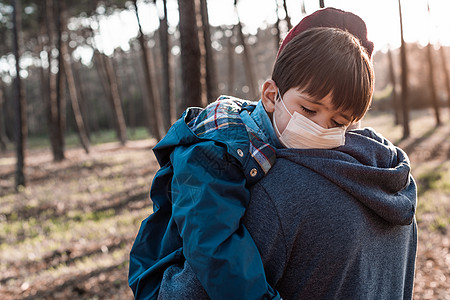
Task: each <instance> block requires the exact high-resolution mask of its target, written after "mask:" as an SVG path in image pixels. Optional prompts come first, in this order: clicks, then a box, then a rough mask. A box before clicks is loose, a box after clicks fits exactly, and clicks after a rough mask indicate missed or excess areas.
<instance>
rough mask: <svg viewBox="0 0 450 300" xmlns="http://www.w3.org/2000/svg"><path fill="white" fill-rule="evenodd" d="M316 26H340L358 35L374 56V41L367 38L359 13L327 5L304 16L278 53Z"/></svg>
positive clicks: (369, 53)
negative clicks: (295, 38) (291, 41)
mask: <svg viewBox="0 0 450 300" xmlns="http://www.w3.org/2000/svg"><path fill="white" fill-rule="evenodd" d="M314 27H332V28H339V29H342V30H345V31H348V32H349V33H351V34H353V35H354V36H355V37H357V38H358V39H359V41H360V43H361V45H362V46H363V47H364V48H365V49H366V50H367V54H368V55H369V58H371V57H372V52H373V43H372V42H371V41H369V40H368V39H367V28H366V23H364V21H363V20H362V19H361V18H360V17H358V16H357V15H355V14H353V13H351V12H346V11H343V10H340V9H336V8H332V7H327V8H325V9H321V10H318V11H316V12H314V13H312V14H311V15H308V16H306V17H304V18H303V19H302V20H301V21H300V23H298V24H297V25H296V26H294V27H293V28H292V29H291V30H290V31H289V33H288V34H287V36H286V37H285V38H284V40H283V42H282V43H281V46H280V48H279V49H278V54H277V56H278V55H280V53H281V50H282V49H283V48H284V46H286V44H287V43H289V41H290V40H292V39H293V38H294V37H295V36H296V35H298V34H299V33H301V32H303V31H305V30H307V29H310V28H314Z"/></svg>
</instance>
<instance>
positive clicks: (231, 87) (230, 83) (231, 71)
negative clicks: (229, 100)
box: [228, 26, 235, 94]
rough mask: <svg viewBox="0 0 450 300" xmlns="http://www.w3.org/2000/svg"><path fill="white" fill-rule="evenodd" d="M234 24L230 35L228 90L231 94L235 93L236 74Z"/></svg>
mask: <svg viewBox="0 0 450 300" xmlns="http://www.w3.org/2000/svg"><path fill="white" fill-rule="evenodd" d="M233 32H234V26H233V28H232V29H231V34H230V36H229V37H228V92H229V93H230V94H233V93H234V81H235V79H234V75H235V71H234V53H235V49H234V43H233V38H234V34H233Z"/></svg>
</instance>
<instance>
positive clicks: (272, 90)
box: [261, 79, 278, 113]
mask: <svg viewBox="0 0 450 300" xmlns="http://www.w3.org/2000/svg"><path fill="white" fill-rule="evenodd" d="M277 97H278V87H277V84H276V83H275V81H273V80H272V79H268V80H266V81H265V82H264V84H263V87H262V92H261V101H262V103H263V105H264V109H265V110H266V112H268V113H272V112H273V111H274V110H275V101H276V100H277Z"/></svg>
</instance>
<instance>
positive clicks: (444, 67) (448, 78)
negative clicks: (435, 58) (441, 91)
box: [439, 46, 450, 112]
mask: <svg viewBox="0 0 450 300" xmlns="http://www.w3.org/2000/svg"><path fill="white" fill-rule="evenodd" d="M439 53H440V56H441V61H442V71H443V72H444V79H445V87H446V89H447V102H448V108H449V112H450V76H449V74H448V73H449V72H448V67H447V57H446V55H445V50H444V47H442V46H441V47H440V48H439Z"/></svg>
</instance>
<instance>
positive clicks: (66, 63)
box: [59, 0, 90, 153]
mask: <svg viewBox="0 0 450 300" xmlns="http://www.w3.org/2000/svg"><path fill="white" fill-rule="evenodd" d="M60 12H61V13H60V18H61V21H60V23H59V25H60V26H61V29H60V30H61V32H64V31H65V30H66V7H65V0H61V1H60ZM60 55H61V62H62V65H63V67H64V73H65V77H66V80H67V86H68V89H69V96H70V103H71V104H72V110H73V114H74V117H75V123H76V125H77V129H78V137H79V139H80V143H81V146H82V147H83V149H84V151H85V152H86V153H89V147H90V145H89V139H88V137H87V134H86V129H85V127H84V121H83V117H82V116H81V109H80V103H79V99H78V93H77V88H76V86H75V79H74V76H73V72H72V66H71V63H70V60H71V58H70V54H69V49H68V45H67V41H61V44H60Z"/></svg>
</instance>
